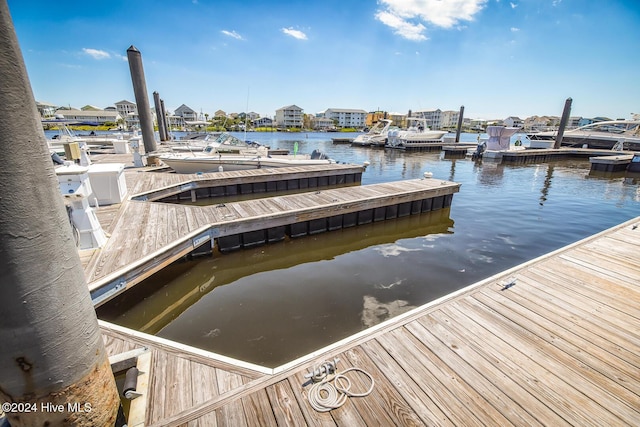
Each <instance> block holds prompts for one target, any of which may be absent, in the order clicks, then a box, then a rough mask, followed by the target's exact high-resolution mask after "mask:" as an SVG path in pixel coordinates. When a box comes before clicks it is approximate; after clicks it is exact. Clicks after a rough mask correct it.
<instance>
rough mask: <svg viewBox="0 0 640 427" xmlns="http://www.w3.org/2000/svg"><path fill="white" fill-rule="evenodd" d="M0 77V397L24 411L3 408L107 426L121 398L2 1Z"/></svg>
mask: <svg viewBox="0 0 640 427" xmlns="http://www.w3.org/2000/svg"><path fill="white" fill-rule="evenodd" d="M0 75H1V76H2V84H0V117H2V120H1V121H0V150H2V152H3V164H2V168H1V169H0V241H2V250H0V301H2V321H0V342H1V343H2V345H1V346H0V401H2V402H16V403H17V402H21V405H22V406H21V407H18V408H27V409H20V411H18V410H16V411H7V410H6V409H5V407H4V405H3V408H2V409H3V410H4V412H5V414H6V416H7V419H8V421H9V423H10V424H11V426H13V427H18V426H36V425H37V426H47V425H49V426H57V425H65V426H98V425H99V426H107V425H108V426H113V425H114V423H115V421H116V417H117V414H118V409H119V407H120V398H119V396H118V390H117V388H116V384H115V380H114V377H113V373H112V372H111V367H110V365H109V359H108V358H107V352H106V350H105V347H104V343H103V340H102V334H101V332H100V329H99V327H98V321H97V318H96V313H95V311H94V309H93V305H92V303H91V298H90V296H89V291H88V289H87V284H86V282H85V277H84V271H83V269H82V264H81V262H80V257H79V256H78V249H77V248H76V244H75V241H74V238H73V233H72V231H71V226H70V225H69V218H68V216H67V211H66V208H65V206H64V203H63V200H62V195H61V194H60V190H59V187H58V182H57V179H56V174H55V172H54V168H53V162H52V161H51V154H50V152H49V148H48V146H47V140H46V138H45V136H44V131H43V129H42V124H41V123H40V115H39V114H38V110H37V108H36V102H35V99H34V97H33V91H32V89H31V84H30V82H29V77H28V75H27V70H26V67H25V65H24V60H23V58H22V53H21V51H20V46H19V45H18V39H17V36H16V34H15V29H14V26H13V22H12V20H11V15H10V13H9V7H8V4H7V0H0ZM87 403H88V404H89V405H90V406H89V407H87V406H86V404H87ZM31 408H35V410H33V409H32V410H28V409H31ZM87 409H88V411H87Z"/></svg>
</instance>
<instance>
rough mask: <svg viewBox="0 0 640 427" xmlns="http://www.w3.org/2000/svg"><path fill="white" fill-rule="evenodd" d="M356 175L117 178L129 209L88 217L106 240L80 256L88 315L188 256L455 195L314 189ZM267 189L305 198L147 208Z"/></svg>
mask: <svg viewBox="0 0 640 427" xmlns="http://www.w3.org/2000/svg"><path fill="white" fill-rule="evenodd" d="M361 174H362V167H359V166H353V165H327V166H321V167H294V168H279V169H278V170H273V169H261V170H256V171H238V172H216V173H211V174H201V175H197V176H196V175H183V174H170V173H161V172H158V173H155V172H135V171H130V172H127V174H126V181H127V186H128V188H131V189H132V190H131V191H130V192H129V194H130V199H128V200H125V201H124V202H123V203H122V204H120V206H119V207H106V208H99V209H98V218H99V220H100V222H101V224H103V228H104V229H105V230H106V231H107V232H108V233H109V234H110V237H109V238H108V240H107V243H106V245H105V246H104V247H102V248H100V249H97V250H92V251H88V252H85V253H82V254H81V258H82V261H83V264H84V269H85V276H86V278H87V282H88V286H89V290H90V292H91V297H92V300H93V302H94V304H95V305H96V306H97V305H100V304H103V303H105V302H106V301H108V300H110V299H112V298H114V297H115V296H116V295H118V294H120V293H122V292H125V291H126V290H127V289H129V288H131V287H132V286H134V285H136V284H137V283H139V282H141V281H142V280H144V279H146V278H147V277H149V276H151V275H152V274H154V273H156V272H158V271H160V270H162V269H163V268H164V267H166V266H167V265H169V264H170V263H172V262H174V261H176V260H178V259H180V258H182V257H184V256H187V255H189V254H192V253H194V252H205V253H206V252H211V250H212V249H213V248H214V247H215V248H217V250H219V251H228V250H235V249H240V248H242V247H251V246H255V245H261V244H266V243H274V242H277V241H280V240H283V239H285V238H286V237H290V238H296V237H301V236H305V235H311V234H316V233H321V232H326V231H332V230H337V229H340V228H346V227H351V226H357V225H361V224H367V223H371V222H375V221H383V220H386V219H392V218H397V217H403V216H408V215H416V214H420V213H422V212H427V211H434V210H438V209H442V208H446V207H449V206H450V205H451V201H452V197H453V194H454V193H456V192H457V191H458V190H459V187H460V184H456V183H453V182H447V181H441V180H436V179H415V180H407V181H399V182H390V183H382V184H373V185H367V186H351V187H338V188H322V187H318V185H320V183H321V182H322V181H323V180H326V181H327V182H328V184H338V185H340V184H350V183H356V182H359V181H360V176H361ZM349 177H351V178H349ZM267 183H270V184H273V187H274V189H279V188H280V185H279V184H278V183H284V184H285V188H286V189H291V188H292V186H293V187H295V188H296V189H299V188H300V187H303V188H306V189H311V191H308V192H305V193H299V194H290V195H284V196H275V197H263V198H260V199H256V200H250V201H239V202H234V203H219V204H216V205H210V206H187V205H180V204H174V203H158V202H149V201H148V200H149V199H154V200H155V199H163V198H167V197H170V196H172V197H175V196H178V197H179V196H180V195H181V194H190V196H187V197H192V198H195V197H196V196H197V195H198V194H200V196H202V193H198V192H200V191H203V190H204V189H206V191H207V197H209V196H211V195H212V192H211V191H212V190H211V189H214V191H213V193H214V194H215V193H216V191H215V189H223V190H225V191H226V194H228V192H229V191H231V190H230V189H231V188H233V189H234V190H233V192H234V194H236V193H237V192H241V193H244V190H243V188H244V187H245V186H248V189H247V190H246V191H247V192H258V193H262V192H265V191H267V190H268V187H267ZM274 183H275V184H274ZM303 183H304V184H303ZM312 183H313V184H312ZM256 186H259V188H260V190H259V191H256V188H257V187H256ZM315 188H318V190H317V191H314V189H315ZM137 199H139V200H137Z"/></svg>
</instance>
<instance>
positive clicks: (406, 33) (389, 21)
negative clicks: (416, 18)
mask: <svg viewBox="0 0 640 427" xmlns="http://www.w3.org/2000/svg"><path fill="white" fill-rule="evenodd" d="M376 19H378V21H380V22H382V23H383V24H385V25H386V26H388V27H391V28H393V30H394V31H393V32H394V33H396V34H398V35H399V36H401V37H403V38H405V39H407V40H416V41H420V40H427V37H426V36H425V35H424V34H422V33H423V32H424V30H426V27H425V26H424V25H422V24H420V23H418V24H412V23H410V22H407V21H405V20H404V19H402V18H400V17H399V16H397V15H394V14H393V13H390V12H378V13H377V14H376Z"/></svg>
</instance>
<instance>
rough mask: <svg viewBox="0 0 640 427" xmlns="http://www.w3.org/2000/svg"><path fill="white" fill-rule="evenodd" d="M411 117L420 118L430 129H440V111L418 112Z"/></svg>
mask: <svg viewBox="0 0 640 427" xmlns="http://www.w3.org/2000/svg"><path fill="white" fill-rule="evenodd" d="M413 117H422V118H424V119H426V120H427V125H428V126H429V127H430V128H431V129H442V110H440V109H439V108H437V109H435V110H418V111H415V112H414V113H413Z"/></svg>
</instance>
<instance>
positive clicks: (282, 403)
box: [101, 217, 640, 426]
mask: <svg viewBox="0 0 640 427" xmlns="http://www.w3.org/2000/svg"><path fill="white" fill-rule="evenodd" d="M639 249H640V217H638V218H635V219H633V220H631V221H628V222H626V223H624V224H621V225H619V226H616V227H613V228H612V229H609V230H606V231H604V232H602V233H599V234H596V235H594V236H592V237H589V238H587V239H584V240H582V241H580V242H577V243H575V244H572V245H569V246H567V247H565V248H562V249H560V250H557V251H554V252H552V253H550V254H547V255H545V256H542V257H540V258H537V259H534V260H532V261H530V262H527V263H525V264H522V265H520V266H517V267H515V268H512V269H510V270H507V271H505V272H503V273H500V274H497V275H495V276H492V277H489V278H487V279H486V280H483V281H481V282H478V283H476V284H474V285H471V286H469V287H467V288H465V289H462V290H460V291H458V292H455V293H454V294H451V295H449V296H446V297H443V298H441V299H439V300H437V301H434V302H432V303H429V304H426V305H425V306H422V307H419V308H417V309H415V310H413V311H411V312H408V313H405V314H403V315H401V316H398V317H396V318H394V319H390V320H388V321H386V322H384V323H382V324H380V325H377V326H376V327H373V328H370V329H368V330H366V331H363V332H361V333H359V334H356V335H354V336H352V337H350V338H347V339H345V340H342V341H340V342H338V343H335V344H333V345H331V346H329V347H327V348H325V349H321V350H318V351H317V352H314V353H313V354H310V355H307V356H305V357H303V358H300V359H298V360H296V361H293V362H291V363H288V364H286V365H284V366H281V367H278V368H275V369H267V368H263V367H258V366H253V365H250V364H247V363H243V362H239V361H234V360H232V359H229V358H225V357H223V356H219V355H215V354H212V353H208V352H205V351H202V350H198V349H194V348H189V347H187V346H184V345H180V344H176V343H172V342H170V341H167V340H164V339H161V338H156V337H153V336H149V335H145V334H142V333H139V332H134V331H128V330H126V329H124V328H121V327H117V326H113V325H109V324H106V323H104V322H102V323H101V326H102V329H103V332H104V337H105V343H106V345H107V348H108V351H109V353H110V354H115V353H118V352H121V351H124V350H129V349H132V348H135V347H139V346H146V347H148V348H149V349H150V350H151V352H152V363H151V366H152V367H151V370H150V377H151V380H150V391H149V395H148V396H147V398H148V399H147V413H146V422H145V424H146V425H149V426H211V425H214V426H215V425H217V426H232V425H233V426H235V425H249V426H264V425H272V426H276V425H296V426H298V425H349V426H369V425H416V426H418V425H465V426H469V425H478V426H485V425H492V426H493V425H496V426H497V425H499V426H506V425H527V426H532V425H533V426H535V425H553V426H558V425H581V426H605V425H606V426H614V425H615V426H625V425H627V426H635V425H637V423H638V420H639V419H640V375H639V374H638V373H639V372H640V310H638V307H639V306H640V287H639V286H638V284H639V283H640V257H639V256H638V251H639ZM334 357H338V358H339V359H340V362H339V363H338V368H339V369H342V370H344V369H347V368H349V367H358V368H361V369H363V370H365V371H367V372H368V373H370V374H371V375H372V377H373V378H374V380H375V386H374V389H373V392H372V393H371V394H370V395H368V396H366V397H351V398H348V399H347V401H346V403H345V404H344V405H343V406H342V407H340V408H338V409H334V410H332V411H331V412H316V411H315V410H314V409H312V407H311V406H310V405H309V402H308V400H307V395H308V390H309V385H308V384H307V383H308V381H307V379H306V378H305V377H304V374H305V373H306V372H307V371H308V370H309V369H310V368H311V366H312V365H313V364H314V363H315V362H317V361H324V360H327V359H332V358H334ZM351 378H352V382H353V387H354V389H355V391H360V390H363V389H364V388H366V387H367V385H368V383H367V381H366V380H363V379H362V378H361V377H358V376H353V377H351Z"/></svg>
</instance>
